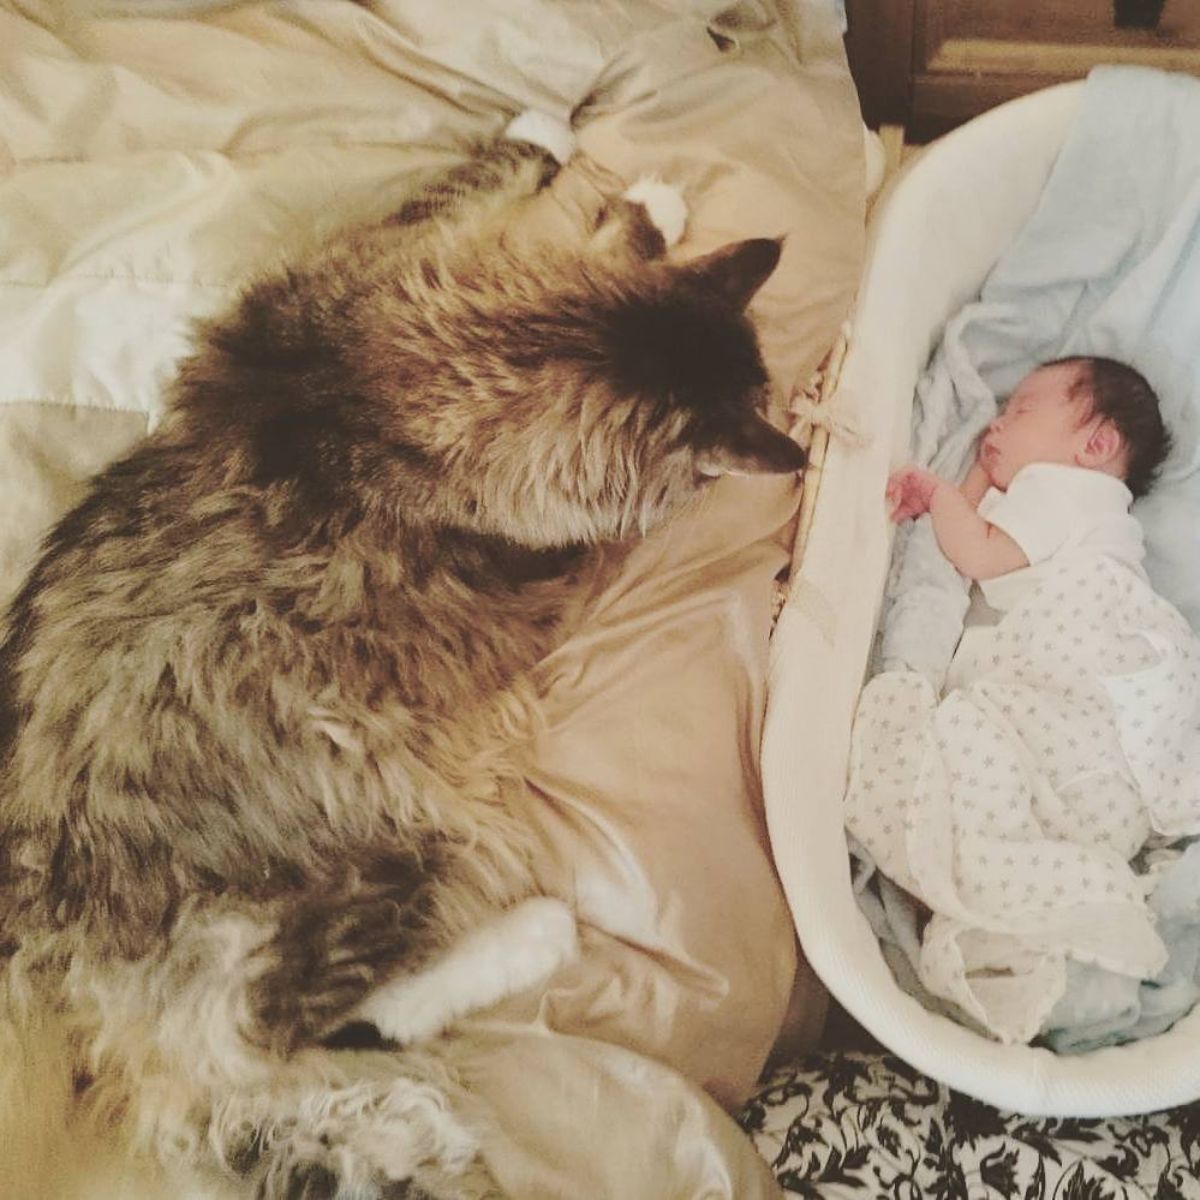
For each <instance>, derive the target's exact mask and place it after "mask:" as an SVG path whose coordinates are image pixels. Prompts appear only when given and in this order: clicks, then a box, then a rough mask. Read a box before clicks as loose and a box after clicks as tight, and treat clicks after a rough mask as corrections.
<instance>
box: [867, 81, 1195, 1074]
mask: <svg viewBox="0 0 1200 1200" xmlns="http://www.w3.org/2000/svg"><path fill="white" fill-rule="evenodd" d="M1069 354H1097V355H1106V356H1108V357H1111V358H1116V359H1119V360H1121V361H1123V362H1127V363H1129V364H1131V365H1132V366H1134V367H1136V368H1137V369H1138V370H1139V371H1141V372H1142V374H1143V375H1145V376H1146V378H1147V379H1148V380H1149V381H1150V384H1151V385H1152V386H1153V387H1154V389H1155V391H1156V392H1157V393H1158V395H1159V398H1160V401H1161V404H1162V409H1163V414H1164V417H1165V419H1166V421H1167V424H1168V426H1169V428H1170V430H1171V433H1172V435H1173V437H1174V442H1175V447H1174V450H1173V452H1172V454H1171V457H1170V459H1169V460H1168V462H1167V463H1166V464H1165V466H1164V468H1163V471H1162V473H1161V476H1160V480H1159V483H1158V484H1157V485H1156V487H1155V489H1154V490H1153V492H1152V493H1151V494H1150V495H1149V496H1147V497H1146V498H1145V499H1143V500H1141V501H1139V502H1138V503H1137V505H1136V506H1135V508H1134V512H1135V514H1136V515H1137V517H1138V518H1139V519H1140V520H1141V522H1142V524H1143V526H1144V529H1145V533H1146V543H1147V558H1146V569H1147V571H1148V573H1149V575H1150V579H1151V582H1152V583H1153V584H1154V586H1155V587H1156V589H1157V590H1158V591H1159V592H1160V593H1161V594H1162V595H1164V596H1165V597H1166V598H1167V599H1168V600H1170V601H1171V602H1172V603H1174V604H1175V605H1176V607H1178V608H1179V609H1180V610H1181V611H1182V612H1183V614H1184V615H1185V616H1186V617H1187V619H1188V621H1189V622H1190V623H1191V625H1192V627H1193V628H1194V629H1197V630H1200V81H1198V80H1195V79H1192V78H1190V77H1187V76H1181V75H1170V74H1166V73H1163V72H1159V71H1152V70H1146V69H1142V68H1129V67H1102V68H1098V69H1097V70H1095V71H1093V72H1092V74H1091V76H1090V77H1089V79H1088V81H1087V84H1086V87H1085V95H1084V102H1083V105H1082V108H1081V110H1080V113H1079V116H1078V118H1077V119H1076V121H1075V124H1074V126H1073V128H1072V129H1071V131H1070V133H1069V135H1068V137H1067V140H1066V142H1065V143H1064V146H1063V148H1062V151H1061V152H1060V154H1059V157H1058V159H1057V161H1056V163H1055V166H1054V169H1053V171H1052V173H1051V176H1050V178H1049V180H1048V182H1047V185H1046V188H1045V190H1044V192H1043V194H1042V197H1041V200H1040V202H1039V204H1038V207H1037V209H1036V210H1035V212H1034V213H1033V215H1032V216H1031V218H1030V219H1029V221H1028V223H1027V224H1026V225H1025V227H1024V229H1023V230H1022V231H1021V232H1020V234H1019V235H1018V236H1017V237H1016V239H1015V240H1014V241H1013V242H1012V244H1011V245H1010V246H1009V248H1008V249H1007V250H1006V251H1005V253H1004V254H1003V256H1002V257H1001V259H1000V260H999V262H997V264H996V265H995V267H994V268H993V270H992V272H991V274H990V275H989V277H988V279H987V281H986V282H985V283H984V286H983V289H982V291H981V293H980V296H979V299H978V300H977V301H975V302H973V303H971V304H968V305H967V306H966V307H965V308H964V309H963V310H962V311H961V312H960V313H958V314H957V315H956V316H955V317H954V318H953V319H952V320H951V321H950V322H949V323H948V325H947V327H946V331H945V335H944V338H943V341H942V343H941V345H940V346H939V348H938V350H937V351H936V352H935V354H934V357H933V359H932V361H931V363H930V366H929V368H928V370H927V372H926V374H925V375H924V377H923V378H922V380H921V382H920V384H919V385H918V389H917V395H916V400H915V407H914V429H913V447H912V450H913V459H914V460H915V461H916V462H919V463H922V464H925V465H928V466H931V467H932V468H933V469H934V470H935V471H937V472H938V473H939V474H942V475H943V476H946V477H948V478H962V476H963V475H964V474H965V473H966V470H967V468H968V467H969V465H970V463H971V461H972V459H973V457H974V450H975V442H976V439H977V438H978V436H979V434H980V433H981V432H982V430H983V429H984V427H985V426H986V425H987V423H988V422H989V421H990V420H991V419H992V418H993V417H994V416H995V414H996V411H997V407H998V402H1002V401H1003V399H1004V398H1005V397H1006V396H1007V395H1008V393H1009V392H1011V390H1012V389H1013V387H1014V386H1015V385H1016V383H1017V382H1018V381H1019V380H1020V379H1021V378H1022V376H1024V375H1025V374H1026V373H1027V372H1028V371H1029V370H1031V369H1032V368H1033V367H1034V366H1036V365H1037V364H1038V363H1041V362H1045V361H1047V360H1049V359H1053V358H1060V357H1062V356H1064V355H1069ZM967 607H968V592H967V585H966V583H965V582H964V581H963V579H962V578H961V577H960V576H959V575H958V573H957V572H956V571H955V570H954V569H953V567H951V566H950V564H949V563H948V562H947V561H946V559H945V557H944V556H943V555H942V554H941V552H940V551H939V550H938V547H937V544H936V542H935V540H934V538H933V531H932V528H931V527H930V524H929V519H928V518H927V517H926V518H922V519H921V520H920V521H918V522H916V523H914V524H911V525H909V526H907V527H906V528H905V529H903V530H901V531H900V532H899V534H898V536H897V541H896V551H895V555H894V557H893V562H892V570H891V574H890V578H889V581H888V587H887V593H886V595H885V597H884V610H883V621H882V625H881V630H880V636H879V639H878V642H877V646H876V654H875V657H874V661H873V664H872V666H873V669H876V670H901V669H912V670H919V671H922V672H924V673H925V674H926V675H928V676H929V677H930V679H931V681H932V682H933V683H934V686H935V687H937V688H938V689H939V690H940V687H941V684H942V682H943V680H944V677H945V672H946V669H947V667H948V666H949V663H950V659H951V657H952V655H953V653H954V649H955V646H956V645H957V643H958V640H959V638H960V636H961V634H962V630H963V619H964V615H965V613H966V611H967ZM1171 878H1172V884H1171V886H1172V888H1174V889H1175V890H1176V891H1179V890H1180V889H1182V890H1183V891H1188V888H1189V887H1190V888H1191V891H1190V892H1189V893H1188V894H1190V895H1193V899H1195V898H1196V897H1197V896H1200V886H1193V882H1192V881H1200V853H1191V854H1189V855H1187V856H1186V857H1185V859H1184V860H1181V862H1180V864H1179V867H1178V869H1176V870H1175V871H1173V872H1172V875H1171ZM893 900H894V897H893ZM1164 903H1165V900H1164ZM1152 906H1153V907H1156V908H1157V907H1161V906H1159V905H1157V904H1156V903H1155V902H1154V901H1153V899H1152ZM876 907H877V908H879V911H878V912H875V911H872V912H870V914H869V915H871V916H872V917H873V918H874V920H875V923H876V925H877V930H876V931H877V932H879V933H883V932H884V931H883V929H882V928H881V926H882V924H884V923H886V924H888V925H890V926H891V929H890V931H889V932H888V933H886V934H885V935H884V936H885V941H892V942H896V943H897V945H901V946H902V945H903V943H904V936H903V935H904V932H905V931H904V929H903V928H902V927H901V926H898V925H897V923H896V914H895V913H894V912H888V913H885V912H884V909H883V908H880V907H879V906H878V905H877V906H876ZM894 907H895V906H894V904H893V908H894ZM1171 911H1172V916H1171V921H1170V922H1169V923H1163V922H1160V930H1161V932H1162V933H1163V935H1164V937H1165V938H1166V939H1167V941H1168V944H1169V946H1170V950H1171V955H1172V963H1171V980H1170V984H1171V986H1170V987H1169V988H1168V987H1166V986H1165V985H1166V984H1167V982H1168V981H1167V980H1166V979H1165V978H1164V979H1163V980H1162V981H1161V984H1162V985H1163V986H1161V987H1160V988H1159V989H1158V991H1157V992H1155V991H1154V989H1152V988H1149V987H1145V986H1143V987H1142V988H1141V989H1140V990H1139V988H1138V985H1137V984H1136V983H1135V982H1133V981H1121V982H1119V983H1118V982H1117V981H1116V980H1115V979H1114V980H1110V981H1104V980H1102V979H1101V978H1100V976H1102V975H1103V972H1098V971H1095V970H1092V969H1087V970H1084V969H1080V970H1079V971H1077V972H1075V974H1074V975H1073V976H1072V985H1073V986H1072V987H1071V988H1070V989H1069V994H1068V996H1067V997H1065V998H1064V1002H1063V1004H1062V1005H1060V1008H1059V1009H1058V1010H1056V1013H1055V1018H1054V1020H1053V1022H1052V1024H1053V1025H1055V1026H1057V1029H1056V1030H1055V1032H1054V1034H1053V1035H1052V1041H1053V1042H1054V1044H1055V1045H1056V1046H1057V1047H1058V1048H1060V1049H1062V1050H1073V1051H1078V1050H1083V1049H1088V1048H1090V1047H1091V1046H1094V1045H1098V1044H1104V1043H1106V1042H1112V1041H1121V1040H1125V1039H1126V1038H1129V1037H1136V1036H1139V1035H1140V1034H1142V1033H1146V1032H1152V1031H1156V1030H1157V1029H1159V1028H1165V1027H1166V1026H1167V1025H1169V1024H1170V1023H1171V1021H1172V1020H1174V1019H1175V1018H1177V1017H1178V1016H1179V1015H1181V1013H1182V1012H1183V1011H1185V1010H1186V1009H1187V1008H1188V1007H1190V1005H1191V1003H1192V1002H1193V1001H1194V1000H1195V998H1196V996H1197V994H1198V989H1197V987H1196V986H1195V984H1196V974H1197V973H1198V972H1200V965H1198V964H1200V901H1198V902H1197V903H1196V904H1195V905H1193V906H1192V907H1191V908H1188V906H1186V905H1185V906H1183V907H1182V909H1181V908H1180V906H1178V905H1174V906H1173V907H1172V910H1171ZM1161 915H1162V914H1161V913H1160V917H1161ZM902 924H903V922H902V923H901V925H902ZM1148 998H1150V999H1153V1000H1154V1002H1153V1003H1151V1004H1150V1005H1149V1006H1147V1003H1146V1002H1147V999H1148Z"/></svg>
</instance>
